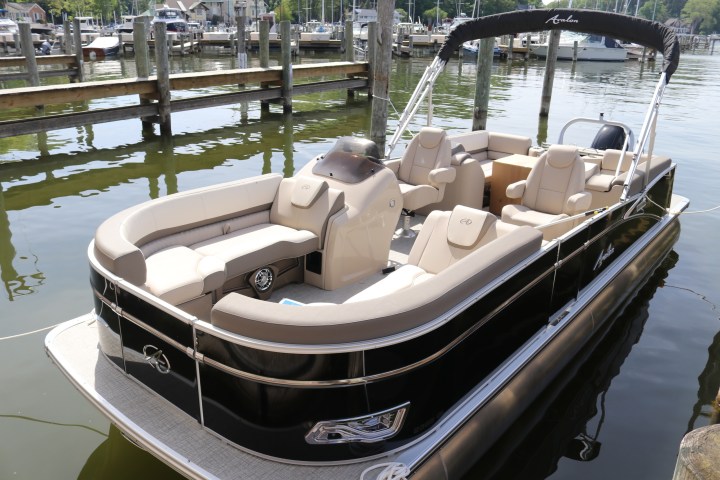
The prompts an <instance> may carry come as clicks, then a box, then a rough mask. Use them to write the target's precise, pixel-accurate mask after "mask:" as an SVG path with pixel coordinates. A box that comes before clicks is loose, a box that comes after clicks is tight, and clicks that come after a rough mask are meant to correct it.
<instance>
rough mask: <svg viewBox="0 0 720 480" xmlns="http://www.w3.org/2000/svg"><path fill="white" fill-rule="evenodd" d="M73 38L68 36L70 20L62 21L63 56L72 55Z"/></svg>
mask: <svg viewBox="0 0 720 480" xmlns="http://www.w3.org/2000/svg"><path fill="white" fill-rule="evenodd" d="M72 45H73V37H72V35H70V20H68V19H67V18H66V19H65V20H63V44H62V49H63V53H64V54H65V55H72Z"/></svg>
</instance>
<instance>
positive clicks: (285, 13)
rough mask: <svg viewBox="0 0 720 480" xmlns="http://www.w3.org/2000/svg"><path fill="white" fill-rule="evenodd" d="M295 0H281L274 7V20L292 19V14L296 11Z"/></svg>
mask: <svg viewBox="0 0 720 480" xmlns="http://www.w3.org/2000/svg"><path fill="white" fill-rule="evenodd" d="M295 10H297V2H296V1H294V0H282V1H281V2H279V4H278V6H277V7H275V10H273V11H274V12H275V20H276V21H277V22H281V21H283V20H288V21H292V19H293V15H294V14H295V13H297V12H296V11H295Z"/></svg>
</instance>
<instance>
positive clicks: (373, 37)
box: [365, 22, 378, 98]
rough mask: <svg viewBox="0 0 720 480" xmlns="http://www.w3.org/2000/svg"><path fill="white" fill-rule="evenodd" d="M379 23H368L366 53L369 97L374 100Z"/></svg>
mask: <svg viewBox="0 0 720 480" xmlns="http://www.w3.org/2000/svg"><path fill="white" fill-rule="evenodd" d="M377 44H378V35H377V22H370V23H368V39H367V52H366V53H365V56H366V60H367V62H368V95H369V96H370V98H372V95H373V88H374V84H375V64H376V61H377V60H376V58H375V55H377V53H376V52H377Z"/></svg>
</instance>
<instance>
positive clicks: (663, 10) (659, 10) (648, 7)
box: [638, 0, 670, 23]
mask: <svg viewBox="0 0 720 480" xmlns="http://www.w3.org/2000/svg"><path fill="white" fill-rule="evenodd" d="M653 9H654V10H655V21H656V22H660V23H664V22H665V20H667V19H668V18H670V14H669V13H668V10H667V6H665V4H664V3H663V2H661V1H658V2H657V6H656V4H655V1H654V0H652V1H648V2H645V3H643V5H642V7H640V10H638V17H642V18H646V19H648V20H652V19H653Z"/></svg>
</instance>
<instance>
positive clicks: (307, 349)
mask: <svg viewBox="0 0 720 480" xmlns="http://www.w3.org/2000/svg"><path fill="white" fill-rule="evenodd" d="M552 248H555V244H554V243H553V245H551V247H550V249H552ZM547 251H548V249H546V248H545V247H543V248H541V249H540V250H538V251H537V252H536V253H535V254H533V255H531V256H529V257H527V258H526V259H525V260H523V261H522V262H520V263H518V264H517V265H515V266H514V267H512V268H511V269H509V270H508V271H507V272H505V273H504V274H502V275H500V276H499V277H498V278H496V279H495V280H494V281H492V282H491V283H488V284H487V285H485V286H484V287H483V288H481V289H480V290H477V291H476V292H475V293H474V294H472V295H469V296H468V297H467V298H466V299H465V300H463V301H461V302H459V303H458V304H457V305H455V306H453V307H452V308H450V309H448V310H447V311H446V312H445V313H444V314H443V315H440V316H439V317H437V318H435V319H434V320H432V321H430V322H426V323H425V324H423V325H419V326H417V327H415V328H413V329H411V330H407V331H405V332H400V333H396V334H394V335H390V336H387V337H383V338H378V339H372V340H365V341H359V342H349V343H338V344H318V345H307V344H291V343H279V342H270V341H266V340H258V339H255V338H251V337H246V336H242V335H239V334H236V333H231V332H228V331H227V330H224V329H221V328H217V327H215V326H214V325H212V324H211V323H209V322H206V321H204V320H200V319H198V321H197V324H196V325H195V326H196V328H197V329H198V331H202V332H206V333H209V334H211V335H214V336H216V337H218V338H220V339H223V340H226V341H228V342H231V343H235V344H238V345H242V346H245V347H249V348H257V349H260V350H265V351H268V352H278V353H296V354H297V353H299V354H323V353H349V352H357V351H362V350H372V349H376V348H382V347H387V346H391V345H395V344H398V343H402V342H406V341H408V340H412V339H414V338H417V337H420V336H422V335H424V334H426V333H428V332H431V331H433V330H436V329H437V328H439V327H441V326H443V325H445V324H446V323H447V322H449V321H450V320H452V319H453V318H455V317H456V316H458V315H459V314H460V313H462V312H463V311H465V310H466V309H467V308H468V307H469V306H470V305H471V304H473V303H475V302H476V301H477V300H478V299H480V298H481V297H483V296H484V295H486V294H488V293H489V292H491V291H492V290H494V289H495V288H497V287H498V286H500V285H501V284H503V283H504V282H505V281H506V280H507V279H508V278H510V277H512V276H513V275H515V274H517V273H518V272H519V271H520V270H522V269H523V268H525V267H526V266H527V265H529V264H530V263H532V262H534V261H535V260H536V259H537V258H539V257H541V256H543V255H545V254H546V253H547ZM550 270H552V269H548V271H547V272H549V271H550ZM547 272H545V273H547Z"/></svg>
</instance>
